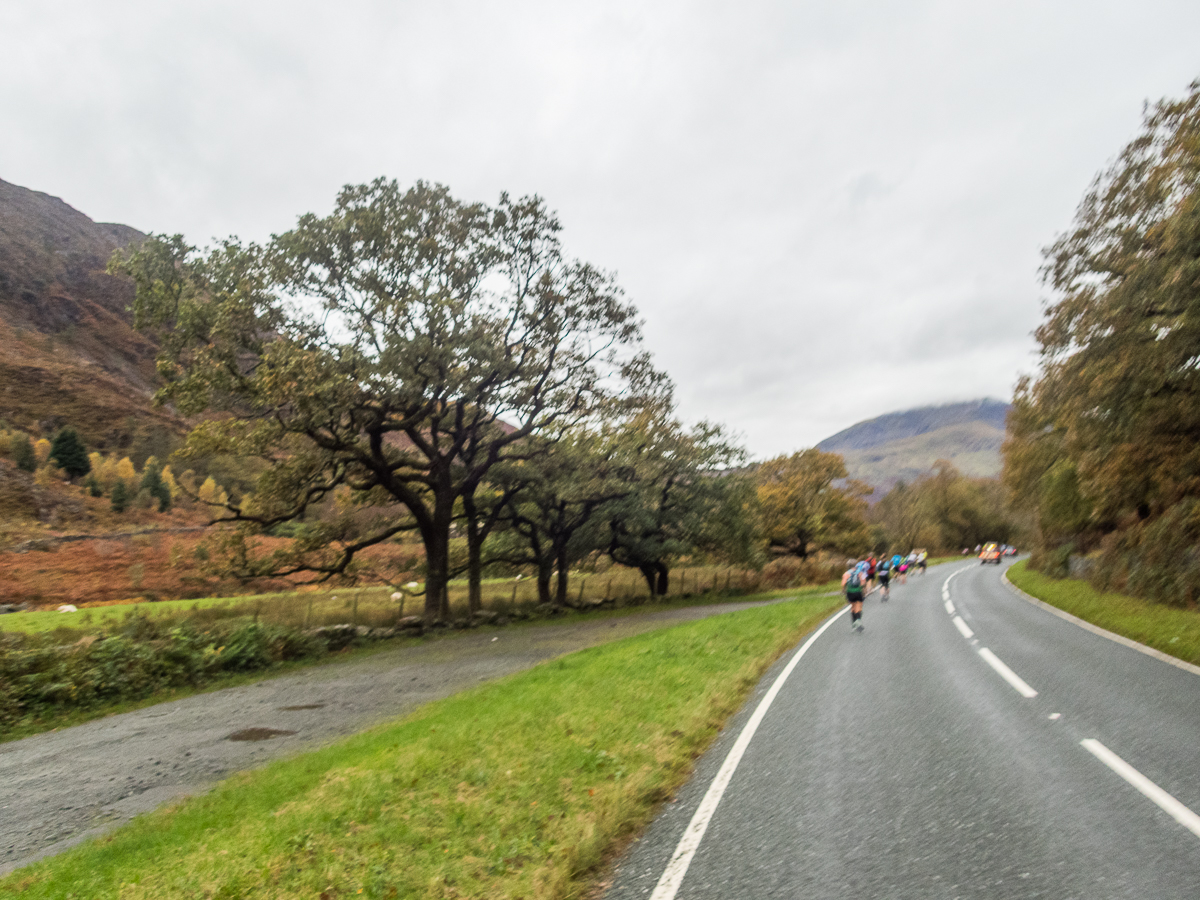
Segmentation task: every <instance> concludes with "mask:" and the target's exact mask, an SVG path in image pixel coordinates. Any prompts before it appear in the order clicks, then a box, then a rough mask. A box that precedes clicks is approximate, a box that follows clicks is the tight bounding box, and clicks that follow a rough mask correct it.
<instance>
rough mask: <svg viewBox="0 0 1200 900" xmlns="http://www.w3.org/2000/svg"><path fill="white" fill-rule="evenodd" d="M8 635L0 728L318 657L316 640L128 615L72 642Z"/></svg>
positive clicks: (274, 629)
mask: <svg viewBox="0 0 1200 900" xmlns="http://www.w3.org/2000/svg"><path fill="white" fill-rule="evenodd" d="M53 640H54V639H53V638H52V637H49V636H39V637H36V638H35V637H31V636H25V635H15V634H7V635H5V636H4V643H3V645H2V646H0V730H2V729H3V728H5V727H6V726H9V725H11V724H13V723H14V722H17V721H19V720H21V719H22V718H25V717H27V716H30V715H35V716H36V715H39V714H42V713H46V712H50V711H56V710H64V709H69V708H88V707H95V706H100V705H104V704H111V703H114V702H117V701H122V700H138V699H141V698H143V697H147V696H149V695H151V694H153V693H155V692H156V691H160V690H162V689H164V688H171V687H180V686H185V685H189V686H196V685H201V684H204V683H205V682H209V681H213V680H215V679H216V678H218V677H220V676H221V675H224V674H226V673H230V672H247V671H253V670H257V669H266V668H269V667H270V666H272V665H275V664H276V663H280V662H286V661H288V660H294V659H304V658H308V657H316V656H320V655H322V654H324V653H326V652H327V651H328V649H329V647H328V644H327V643H326V641H325V640H323V639H322V638H321V636H319V635H313V634H307V633H304V632H301V631H297V630H295V629H290V628H286V627H283V626H279V625H267V624H261V623H257V622H248V623H242V624H238V625H230V626H226V627H220V626H216V627H212V628H209V629H208V630H205V631H200V630H198V629H197V628H196V627H195V626H193V625H191V624H188V623H184V624H182V625H175V626H171V627H163V626H158V625H156V624H155V622H154V621H153V620H151V619H148V618H145V617H133V618H131V619H130V620H128V621H127V622H125V623H124V624H123V626H122V628H121V629H120V631H118V632H114V633H109V634H103V635H88V636H85V637H83V638H81V639H80V640H79V641H77V642H75V643H72V644H61V643H58V644H56V643H53Z"/></svg>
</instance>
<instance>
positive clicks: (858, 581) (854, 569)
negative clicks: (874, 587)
mask: <svg viewBox="0 0 1200 900" xmlns="http://www.w3.org/2000/svg"><path fill="white" fill-rule="evenodd" d="M849 562H850V568H848V569H847V570H846V572H845V574H844V575H842V590H843V591H845V592H846V602H847V603H849V604H850V630H851V631H859V632H861V631H862V630H863V624H862V606H863V581H864V576H863V572H862V569H860V568H859V564H858V562H856V561H855V560H853V559H852V560H850V561H849Z"/></svg>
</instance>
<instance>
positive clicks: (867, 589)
mask: <svg viewBox="0 0 1200 900" xmlns="http://www.w3.org/2000/svg"><path fill="white" fill-rule="evenodd" d="M928 558H929V554H928V553H926V552H925V551H924V550H913V551H912V552H911V553H909V554H908V556H901V555H900V554H899V553H897V554H895V555H894V556H891V557H888V555H887V554H886V553H885V554H883V555H882V556H879V557H876V556H868V557H867V558H866V559H852V560H849V561H848V563H849V566H850V567H849V568H848V569H847V570H846V572H845V574H844V575H842V590H843V591H845V593H846V602H847V603H849V604H850V629H851V630H852V631H862V630H863V623H862V606H863V600H864V599H865V598H866V596H867V594H869V593H871V591H873V590H874V589H875V582H876V581H878V582H879V590H880V595H879V599H880V600H881V601H882V602H884V603H886V602H887V601H888V598H889V597H891V581H892V579H893V578H898V579H900V583H901V584H904V583H905V582H907V581H908V573H909V572H917V573H918V574H920V575H924V574H925V566H926V562H927V560H928Z"/></svg>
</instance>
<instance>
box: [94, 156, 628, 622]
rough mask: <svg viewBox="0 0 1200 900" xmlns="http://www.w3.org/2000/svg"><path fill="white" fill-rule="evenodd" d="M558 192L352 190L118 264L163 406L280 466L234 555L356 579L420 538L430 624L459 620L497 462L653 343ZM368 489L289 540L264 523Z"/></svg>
mask: <svg viewBox="0 0 1200 900" xmlns="http://www.w3.org/2000/svg"><path fill="white" fill-rule="evenodd" d="M559 231H560V225H559V222H558V220H557V219H556V217H555V216H554V215H553V214H551V213H550V212H549V211H548V210H547V209H546V207H545V204H544V203H543V201H542V200H540V199H539V198H537V197H532V198H526V199H522V200H518V201H514V200H511V199H510V198H508V197H507V196H502V197H501V199H500V202H499V203H498V205H496V206H495V207H489V206H486V205H484V204H480V203H474V204H472V203H464V202H462V201H459V200H456V199H455V198H454V197H452V196H451V195H450V193H449V191H448V190H447V189H446V188H445V187H441V186H436V185H429V184H424V183H417V184H416V185H415V186H413V187H412V188H410V189H407V190H402V189H401V188H400V187H399V186H398V185H397V184H396V183H395V182H394V181H386V180H383V179H379V180H376V181H374V182H372V183H370V184H366V185H360V186H351V187H346V188H345V189H344V190H343V191H342V192H341V194H340V195H339V196H338V199H337V203H336V205H335V208H334V210H333V212H332V213H331V214H330V215H328V216H323V217H321V216H316V215H312V214H309V215H305V216H302V217H301V218H300V220H299V222H298V223H297V226H296V227H295V228H293V229H292V230H291V231H288V232H286V233H284V234H280V235H277V236H274V237H273V238H272V239H271V241H270V242H269V243H268V244H267V245H265V246H257V245H253V244H250V245H243V244H241V243H240V242H238V241H236V240H229V241H226V242H225V243H223V244H222V245H220V246H218V247H216V248H215V249H213V250H211V251H209V252H207V253H204V254H198V253H196V251H195V250H194V248H192V247H190V246H189V245H187V244H186V242H185V241H184V240H183V239H182V238H181V237H180V236H175V237H161V236H157V237H151V238H150V239H148V240H147V241H146V242H145V243H144V244H142V246H141V247H140V248H138V249H136V250H133V251H131V252H130V253H128V254H125V255H122V256H120V257H119V258H115V259H114V264H113V268H114V269H115V270H119V271H122V272H125V273H127V274H129V275H131V276H132V277H133V278H134V279H135V281H136V284H137V295H136V301H135V319H136V322H137V324H138V325H139V326H141V327H144V328H149V329H154V330H156V331H157V332H158V333H159V337H160V339H161V341H162V346H163V348H164V350H163V355H162V357H161V359H160V363H159V369H160V372H161V373H162V375H163V376H164V377H165V379H166V386H165V387H164V388H163V389H162V391H161V392H160V395H159V396H160V399H161V400H162V401H164V402H171V403H174V404H176V405H177V406H178V407H179V409H180V410H181V411H182V412H183V413H185V414H187V415H197V414H205V415H206V416H207V419H206V421H205V422H204V424H202V425H201V426H200V427H199V428H197V429H196V430H195V432H194V433H193V435H192V436H191V437H190V438H189V446H190V447H191V449H192V450H194V451H204V452H226V453H234V454H240V455H254V456H258V457H260V458H261V459H262V460H263V461H264V463H265V465H264V466H263V470H262V475H261V477H259V479H258V481H257V483H256V484H255V489H254V491H253V494H252V495H251V496H248V497H244V498H240V499H239V500H238V502H232V501H231V502H230V503H229V504H228V505H227V506H226V507H225V508H224V509H223V510H222V511H221V513H222V514H221V516H220V519H221V520H222V521H226V522H234V523H237V525H238V528H237V530H236V532H235V533H234V536H233V537H232V538H230V544H231V546H232V553H231V558H232V559H233V560H234V561H235V562H236V564H237V567H238V569H239V570H240V571H241V572H242V573H243V574H245V575H260V574H288V573H297V572H311V573H315V574H316V575H317V576H318V577H326V576H331V575H335V574H339V573H345V572H347V571H348V570H349V567H350V566H351V565H352V563H353V560H354V558H355V556H356V555H357V554H358V553H359V552H360V551H362V550H363V549H365V548H367V547H370V546H372V545H375V544H378V543H380V542H383V541H386V540H389V539H390V538H392V537H394V536H395V535H397V534H398V533H400V532H401V531H403V530H404V529H409V528H415V529H416V530H417V531H419V532H420V535H421V537H422V540H423V542H424V545H425V552H426V561H427V566H428V575H427V590H426V615H427V616H428V617H430V618H436V617H439V616H444V615H445V613H446V611H447V609H448V606H447V594H446V584H447V580H448V577H449V571H450V570H449V566H450V537H451V527H452V523H453V522H454V519H455V517H456V516H457V515H458V510H459V508H460V507H461V502H462V500H463V498H470V497H471V496H472V495H473V494H474V492H475V491H476V490H477V489H478V488H479V485H480V484H481V483H482V482H483V480H484V478H485V477H486V475H487V474H488V472H489V471H490V470H491V468H492V467H493V466H495V465H497V464H498V463H501V462H503V461H505V460H512V459H515V458H520V457H522V456H523V455H525V454H527V453H528V452H529V448H530V446H531V442H530V440H529V439H530V438H533V437H538V438H539V439H541V440H550V441H553V440H555V439H556V438H557V437H558V436H559V435H560V434H561V433H563V432H564V431H566V430H568V429H570V428H572V427H574V426H576V425H577V424H578V423H579V422H581V421H584V420H586V419H587V418H588V417H589V416H591V415H592V414H593V413H594V412H595V410H596V409H597V407H598V406H599V405H602V404H604V403H605V402H607V400H608V399H609V397H610V395H611V394H612V393H614V392H617V391H619V390H620V388H621V385H622V373H623V371H625V369H626V367H627V366H628V365H629V362H630V360H631V359H632V358H634V357H635V356H636V349H637V346H638V343H639V341H640V334H639V323H638V320H637V316H636V312H635V310H634V308H633V307H632V306H631V305H630V304H628V303H626V302H625V301H624V299H623V297H622V294H621V291H620V289H619V288H618V286H617V285H616V284H615V282H614V280H613V278H612V277H611V276H609V275H607V274H605V273H604V272H601V271H600V270H598V269H596V268H594V267H593V266H591V265H589V264H587V263H583V262H578V261H573V260H570V259H568V258H567V257H566V256H565V255H564V253H563V251H562V248H561V245H560V241H559ZM335 491H339V492H341V493H343V494H344V493H345V492H346V491H349V496H350V506H351V507H352V512H353V514H350V513H347V514H346V515H343V516H341V517H338V518H336V519H333V520H323V519H320V518H318V519H317V520H316V521H310V523H309V524H308V526H307V527H306V528H305V529H304V531H303V534H302V536H301V537H298V538H297V539H296V540H294V541H293V542H292V543H291V544H290V545H289V546H288V547H287V548H286V549H284V550H277V551H274V552H272V553H269V554H265V555H260V554H257V553H256V544H255V541H254V540H253V538H254V535H257V534H261V533H263V532H266V531H268V530H270V529H272V528H274V527H275V526H277V525H279V524H280V523H283V522H287V521H292V520H297V519H301V518H304V517H305V516H306V513H309V512H311V511H312V510H313V509H314V508H315V507H319V506H321V505H322V504H327V503H328V500H329V498H330V497H331V496H332V495H333V494H334V492H335Z"/></svg>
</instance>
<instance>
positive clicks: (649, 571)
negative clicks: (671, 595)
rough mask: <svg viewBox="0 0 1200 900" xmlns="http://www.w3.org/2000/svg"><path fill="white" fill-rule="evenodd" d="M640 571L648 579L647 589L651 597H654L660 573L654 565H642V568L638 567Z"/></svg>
mask: <svg viewBox="0 0 1200 900" xmlns="http://www.w3.org/2000/svg"><path fill="white" fill-rule="evenodd" d="M638 571H639V572H641V573H642V577H643V578H645V579H646V588H647V589H648V590H649V591H650V596H651V597H653V596H654V589H655V587H656V584H655V579H656V577H657V575H658V571H657V569H656V568H655V565H654V563H642V564H641V565H640V566H638Z"/></svg>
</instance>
